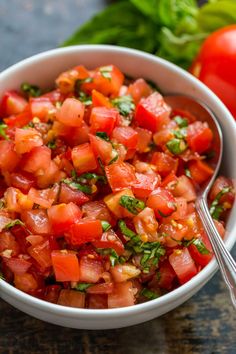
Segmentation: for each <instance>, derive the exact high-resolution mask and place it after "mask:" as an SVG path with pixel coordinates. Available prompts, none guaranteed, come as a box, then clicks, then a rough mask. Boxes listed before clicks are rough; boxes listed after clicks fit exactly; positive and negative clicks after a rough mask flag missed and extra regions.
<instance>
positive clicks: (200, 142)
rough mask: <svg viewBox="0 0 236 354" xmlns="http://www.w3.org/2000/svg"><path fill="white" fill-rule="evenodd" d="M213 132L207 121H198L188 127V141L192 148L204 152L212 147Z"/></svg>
mask: <svg viewBox="0 0 236 354" xmlns="http://www.w3.org/2000/svg"><path fill="white" fill-rule="evenodd" d="M212 140H213V133H212V131H211V129H210V128H209V127H208V124H207V123H206V122H204V123H202V122H200V121H197V122H195V123H192V124H190V125H189V126H188V128H187V142H188V145H189V147H190V149H191V150H193V151H196V152H198V153H199V154H202V153H203V152H205V151H206V150H208V149H209V148H210V147H211V143H212Z"/></svg>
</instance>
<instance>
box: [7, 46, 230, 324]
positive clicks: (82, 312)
mask: <svg viewBox="0 0 236 354" xmlns="http://www.w3.org/2000/svg"><path fill="white" fill-rule="evenodd" d="M94 51H100V52H111V51H112V52H117V53H121V54H122V53H123V54H128V55H131V56H133V57H140V58H142V59H144V60H145V59H146V60H147V61H150V60H151V61H154V62H156V63H158V64H161V65H162V66H164V67H167V68H169V69H171V70H172V71H173V72H175V73H179V74H180V75H181V76H183V77H184V78H185V79H187V81H190V82H192V84H193V85H194V86H195V87H198V88H199V89H200V90H201V91H203V92H204V93H205V94H207V95H208V96H210V97H211V98H212V99H214V100H215V104H216V105H217V106H219V107H220V108H221V109H223V110H224V111H225V114H226V115H227V121H228V122H229V123H228V124H231V125H232V128H233V129H234V130H235V132H236V126H235V121H234V119H233V117H232V115H231V113H230V112H229V111H228V109H227V108H226V107H225V105H224V104H223V103H222V102H221V101H220V99H219V98H218V97H217V96H216V95H215V94H214V93H213V92H212V91H211V90H210V89H209V88H208V87H206V86H205V85H204V84H203V83H202V82H200V81H199V80H198V79H196V78H195V77H194V76H192V75H191V74H190V73H188V72H187V71H185V70H183V69H182V68H180V67H178V66H177V65H175V64H173V63H171V62H169V61H167V60H165V59H162V58H160V57H157V56H154V55H152V54H148V53H145V52H142V51H140V50H136V49H130V48H126V47H119V46H113V45H76V46H70V47H64V48H57V49H52V50H48V51H44V52H41V53H39V54H36V55H33V56H31V57H29V58H26V59H24V60H21V61H20V62H18V63H16V64H14V65H12V66H10V67H9V68H7V69H5V70H4V71H2V72H1V73H0V79H2V80H3V79H4V78H5V77H7V76H8V75H14V72H15V71H18V70H21V69H24V68H25V67H27V66H28V65H29V64H30V65H35V64H37V62H38V61H40V60H42V59H43V60H45V59H47V58H48V59H49V58H50V57H53V56H55V57H57V55H59V56H60V55H61V54H64V55H66V54H68V55H69V54H70V53H75V52H78V53H79V52H88V53H89V52H94ZM235 242H236V239H234V237H233V235H232V236H231V237H228V239H227V240H226V242H225V245H226V247H227V248H228V249H229V250H230V249H231V248H232V247H233V245H234V243H235ZM217 268H218V266H217V263H216V260H215V258H213V259H212V260H211V261H210V263H209V264H208V265H207V266H206V267H205V268H203V269H202V270H201V271H200V272H199V273H198V274H197V275H195V276H194V277H193V278H192V279H191V280H189V281H188V282H187V283H185V284H183V285H181V286H180V287H178V288H177V289H175V290H172V291H170V292H169V293H167V294H165V295H162V296H161V297H159V298H157V299H154V300H150V301H147V302H145V303H141V304H136V305H132V306H128V307H121V308H114V309H100V310H99V309H81V308H74V307H66V306H62V305H58V304H53V303H50V302H47V301H45V300H41V299H39V298H36V297H34V296H31V295H29V294H26V293H24V292H23V291H21V290H19V289H17V288H15V287H14V286H13V285H10V284H9V283H7V282H6V281H5V280H3V279H1V278H0V290H2V291H4V292H5V293H7V294H8V295H10V296H11V297H14V298H15V299H17V301H20V302H21V303H22V302H23V303H25V304H27V305H30V306H31V307H34V308H38V309H44V310H45V311H48V312H50V313H54V314H58V315H64V316H65V315H66V316H69V317H73V318H74V317H78V318H79V317H80V318H93V319H99V318H101V317H102V318H111V317H117V316H118V317H122V316H124V315H126V316H127V315H135V314H138V313H139V314H140V313H143V312H146V311H151V310H152V309H154V308H156V307H161V306H164V305H166V304H168V303H172V302H174V301H175V300H176V299H178V298H181V297H183V296H184V295H185V296H186V294H188V293H191V291H193V290H194V289H198V288H199V287H200V286H201V285H202V284H203V285H204V284H205V283H206V282H207V280H208V279H209V278H210V277H211V276H212V275H213V274H214V273H215V272H216V270H217Z"/></svg>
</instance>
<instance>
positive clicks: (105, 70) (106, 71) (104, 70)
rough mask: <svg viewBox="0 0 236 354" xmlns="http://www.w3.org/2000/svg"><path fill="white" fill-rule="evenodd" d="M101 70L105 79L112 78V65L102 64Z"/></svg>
mask: <svg viewBox="0 0 236 354" xmlns="http://www.w3.org/2000/svg"><path fill="white" fill-rule="evenodd" d="M99 71H100V73H101V74H102V76H103V77H104V78H105V79H108V80H111V72H112V67H111V66H102V67H101V68H100V69H99Z"/></svg>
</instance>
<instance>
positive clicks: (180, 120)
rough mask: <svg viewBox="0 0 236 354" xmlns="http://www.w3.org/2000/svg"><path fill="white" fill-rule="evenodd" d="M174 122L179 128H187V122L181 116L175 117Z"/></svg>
mask: <svg viewBox="0 0 236 354" xmlns="http://www.w3.org/2000/svg"><path fill="white" fill-rule="evenodd" d="M174 121H175V122H176V123H177V124H178V126H179V128H186V127H187V126H188V120H187V119H186V118H182V117H181V116H175V117H174Z"/></svg>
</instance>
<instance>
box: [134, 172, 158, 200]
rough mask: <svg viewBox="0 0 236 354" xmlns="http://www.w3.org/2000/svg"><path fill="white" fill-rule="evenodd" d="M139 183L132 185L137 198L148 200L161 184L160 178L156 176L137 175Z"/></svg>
mask: <svg viewBox="0 0 236 354" xmlns="http://www.w3.org/2000/svg"><path fill="white" fill-rule="evenodd" d="M135 176H136V178H137V182H136V183H134V184H133V185H132V191H133V193H134V195H135V197H137V198H147V197H148V196H149V194H150V193H151V192H152V191H153V190H154V189H155V188H156V187H157V186H158V185H159V184H160V178H158V176H154V175H145V174H143V173H135Z"/></svg>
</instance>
